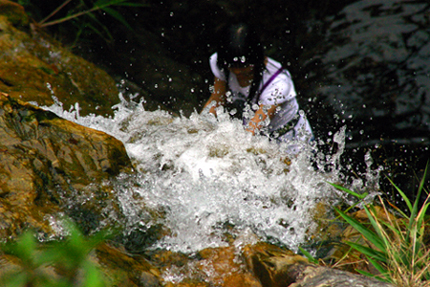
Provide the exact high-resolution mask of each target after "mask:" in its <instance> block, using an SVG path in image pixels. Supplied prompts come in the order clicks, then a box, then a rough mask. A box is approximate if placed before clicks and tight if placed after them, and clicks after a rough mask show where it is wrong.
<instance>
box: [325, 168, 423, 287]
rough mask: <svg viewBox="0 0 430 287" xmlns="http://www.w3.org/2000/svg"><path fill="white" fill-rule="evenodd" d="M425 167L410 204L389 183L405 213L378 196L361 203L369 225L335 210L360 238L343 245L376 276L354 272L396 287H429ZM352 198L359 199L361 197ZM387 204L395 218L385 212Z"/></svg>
mask: <svg viewBox="0 0 430 287" xmlns="http://www.w3.org/2000/svg"><path fill="white" fill-rule="evenodd" d="M427 168H428V165H427V167H426V169H425V172H424V176H423V178H422V179H421V181H420V185H419V188H418V192H417V195H416V199H415V201H414V202H411V201H410V200H409V199H408V197H407V196H406V194H405V193H404V192H403V191H402V190H401V189H400V188H398V187H397V186H396V185H395V184H394V183H393V182H392V181H391V180H390V182H391V184H392V185H393V186H394V187H395V189H396V190H397V192H398V193H399V194H400V195H401V197H402V199H403V200H404V202H405V203H406V205H407V207H408V213H405V212H403V211H402V210H401V209H400V208H398V207H396V206H395V205H393V204H391V203H390V202H388V201H384V200H382V198H381V197H379V203H364V202H363V209H364V210H365V212H366V214H367V217H368V219H369V222H370V223H369V224H365V223H362V222H359V221H358V220H357V219H355V218H353V217H352V216H350V215H348V214H347V213H346V212H343V211H341V210H339V209H336V211H337V212H338V213H339V215H340V216H341V217H342V218H343V219H344V220H345V221H346V222H347V223H348V224H349V225H351V226H352V227H353V228H354V229H356V230H357V231H359V232H360V233H361V235H362V237H363V240H362V241H359V242H347V244H348V245H349V246H350V247H351V248H353V249H355V250H357V251H358V252H360V253H362V254H363V255H365V257H366V258H367V260H368V262H369V263H370V264H372V265H373V266H374V267H375V268H376V270H378V272H379V273H380V274H378V275H373V274H370V273H367V272H364V271H360V270H357V271H358V272H360V273H362V274H365V275H368V276H372V277H376V278H378V279H380V280H383V281H388V282H391V283H394V284H395V285H397V286H410V287H412V286H420V287H421V286H430V248H429V246H428V245H427V235H428V234H427V232H428V227H429V222H428V220H427V217H426V213H427V209H428V207H429V205H430V195H429V194H428V191H427V190H426V189H425V187H424V182H425V178H426V175H427ZM332 185H333V186H334V187H336V188H338V189H340V190H343V191H345V192H347V193H349V194H351V195H354V196H356V194H355V193H354V192H352V191H350V190H348V189H346V188H344V187H341V186H339V185H336V184H332ZM423 191H425V192H426V193H427V197H426V198H425V200H424V202H423V203H421V205H420V198H421V195H422V192H423ZM356 197H357V198H359V199H360V200H363V198H362V197H359V196H356ZM379 204H380V205H379ZM388 205H389V206H390V207H391V210H393V211H394V212H395V215H396V216H394V214H393V213H391V212H390V211H389V208H388ZM378 210H379V211H378Z"/></svg>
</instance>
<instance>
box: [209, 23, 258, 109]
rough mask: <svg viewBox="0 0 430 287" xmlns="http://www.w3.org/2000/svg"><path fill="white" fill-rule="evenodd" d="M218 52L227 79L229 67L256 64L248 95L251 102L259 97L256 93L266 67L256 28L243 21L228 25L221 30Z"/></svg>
mask: <svg viewBox="0 0 430 287" xmlns="http://www.w3.org/2000/svg"><path fill="white" fill-rule="evenodd" d="M217 53H218V62H217V65H218V67H219V68H220V69H221V70H223V71H224V73H225V74H226V76H227V81H228V78H229V70H228V68H229V67H238V66H239V67H243V66H247V65H254V78H253V81H252V84H251V89H250V93H249V97H248V99H249V102H252V101H253V100H254V97H256V96H257V97H258V95H256V94H257V90H258V87H259V85H260V82H261V79H262V76H263V71H264V69H265V65H264V59H265V56H264V49H263V46H262V44H261V42H260V37H259V35H258V34H257V31H256V29H254V28H253V27H252V26H251V25H248V24H245V23H242V22H240V23H233V24H229V25H226V26H225V27H224V28H222V29H221V30H220V38H219V43H218V49H217ZM256 101H258V98H257V99H256Z"/></svg>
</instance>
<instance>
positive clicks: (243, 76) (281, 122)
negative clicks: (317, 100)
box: [203, 23, 313, 141]
mask: <svg viewBox="0 0 430 287" xmlns="http://www.w3.org/2000/svg"><path fill="white" fill-rule="evenodd" d="M209 61H210V67H211V70H212V73H213V74H214V76H215V79H214V85H213V90H212V93H211V96H210V98H209V100H208V101H207V102H206V104H205V105H204V107H203V111H209V112H210V113H212V114H215V115H216V111H217V108H218V107H219V106H223V107H224V108H226V109H227V110H228V111H229V112H230V114H231V115H233V116H234V117H237V118H240V119H241V120H243V123H244V126H245V129H246V130H247V131H249V132H251V133H252V134H253V135H255V134H257V133H263V134H267V135H269V136H270V138H272V139H276V140H278V141H288V140H297V139H298V140H303V141H310V140H311V139H313V134H312V129H311V126H310V124H309V122H308V120H307V119H306V117H305V116H304V114H303V112H299V105H298V102H297V99H296V91H295V89H294V84H293V82H292V79H291V75H290V73H289V72H288V70H287V69H285V68H284V67H282V65H281V64H280V63H278V62H277V61H275V60H273V59H271V58H269V57H266V56H265V55H264V49H263V47H262V44H261V43H260V39H259V37H258V35H257V32H256V30H255V29H253V28H252V27H251V26H250V25H248V24H245V23H235V24H231V25H228V26H226V27H225V28H224V29H222V30H221V33H220V39H219V43H218V47H217V51H216V53H214V54H213V55H212V56H211V57H210V60H209Z"/></svg>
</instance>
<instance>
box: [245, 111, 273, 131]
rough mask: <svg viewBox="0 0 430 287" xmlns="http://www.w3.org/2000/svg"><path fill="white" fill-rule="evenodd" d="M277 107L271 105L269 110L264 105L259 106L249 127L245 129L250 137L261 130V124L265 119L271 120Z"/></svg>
mask: <svg viewBox="0 0 430 287" xmlns="http://www.w3.org/2000/svg"><path fill="white" fill-rule="evenodd" d="M278 107H279V105H271V106H269V108H267V106H265V105H260V107H259V108H258V110H257V111H256V112H255V115H254V117H253V118H252V119H251V120H250V121H249V125H248V126H247V127H246V130H247V131H249V132H251V133H252V135H255V133H256V132H257V131H259V130H260V128H262V126H263V122H264V120H266V119H267V117H269V119H271V118H273V116H274V115H275V112H276V109H277V108H278Z"/></svg>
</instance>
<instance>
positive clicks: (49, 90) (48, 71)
mask: <svg viewBox="0 0 430 287" xmlns="http://www.w3.org/2000/svg"><path fill="white" fill-rule="evenodd" d="M0 51H2V52H1V54H0V61H1V63H2V67H1V69H0V92H4V93H8V94H9V95H10V97H13V98H18V99H21V100H23V101H33V102H37V103H38V104H39V105H51V104H53V103H54V101H53V98H52V97H53V96H55V97H56V98H57V99H58V100H59V101H60V102H62V103H63V104H64V108H65V109H66V110H68V109H69V108H70V107H72V106H73V107H75V104H76V103H79V110H80V113H81V114H82V115H85V114H88V113H96V114H101V115H106V114H112V110H111V107H112V106H113V105H114V104H116V103H118V101H119V100H118V89H117V87H116V85H115V82H114V80H113V79H112V78H111V77H110V76H109V75H108V74H107V73H106V72H105V71H103V70H101V69H99V68H97V67H96V66H95V65H94V64H92V63H90V62H88V61H86V60H84V59H82V58H80V57H78V56H76V55H74V54H72V53H71V52H70V51H68V50H67V49H66V48H64V47H62V46H61V44H60V43H58V42H56V41H55V40H53V39H52V38H50V37H49V36H48V35H46V34H44V33H43V32H42V31H40V29H38V28H37V25H36V24H34V23H33V24H31V21H30V20H29V17H28V16H27V15H26V14H25V11H24V9H23V8H22V7H21V6H20V5H18V4H16V3H14V2H11V1H7V0H0Z"/></svg>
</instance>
